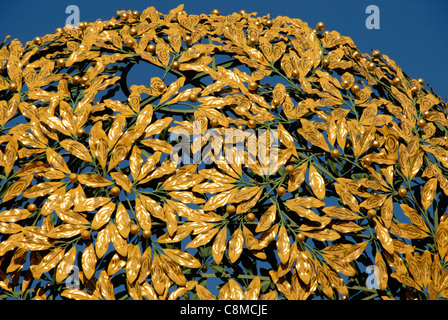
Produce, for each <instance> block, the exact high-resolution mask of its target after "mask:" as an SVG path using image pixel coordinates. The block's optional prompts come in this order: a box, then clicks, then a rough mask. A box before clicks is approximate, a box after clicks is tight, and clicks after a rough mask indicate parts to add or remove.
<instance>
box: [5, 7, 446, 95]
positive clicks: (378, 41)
mask: <svg viewBox="0 0 448 320" xmlns="http://www.w3.org/2000/svg"><path fill="white" fill-rule="evenodd" d="M181 3H184V4H185V10H186V11H187V12H189V13H193V14H200V13H209V12H211V11H212V10H213V9H215V8H217V9H219V10H220V11H221V13H222V14H231V13H232V12H235V11H239V10H241V9H245V10H246V11H248V12H258V14H259V15H265V14H268V13H270V14H271V17H275V16H278V15H283V16H289V17H293V18H299V19H301V20H303V21H306V22H308V23H309V24H310V25H311V26H315V25H316V23H317V22H318V21H323V22H324V23H325V24H326V26H327V29H329V30H337V31H339V32H340V33H341V34H343V35H345V36H350V37H351V38H352V39H353V40H354V42H355V44H356V45H357V46H358V47H359V48H360V50H361V51H363V52H369V53H370V52H371V49H379V50H381V51H382V52H383V53H385V54H387V55H388V56H389V57H391V58H392V59H393V60H395V61H396V62H397V64H398V65H399V66H400V67H401V68H402V69H403V70H404V71H405V72H406V73H407V74H408V75H409V76H411V77H413V78H424V79H425V80H426V82H427V83H429V84H430V85H431V86H432V87H433V88H434V90H435V91H436V93H437V94H439V95H440V96H441V97H442V98H446V97H448V64H447V62H446V52H448V41H446V34H447V32H448V19H447V15H448V1H442V0H427V1H425V2H423V1H416V0H407V1H403V0H394V1H378V0H369V1H367V0H343V1H334V0H320V1H302V0H293V1H291V0H275V1H260V0H257V1H255V0H243V1H242V0H238V1H237V0H226V1H221V2H217V1H205V0H189V1H181V0H155V1H142V0H126V1H121V0H120V1H119V0H108V1H105V0H58V1H56V0H42V1H32V0H22V1H7V2H6V1H5V2H3V1H2V4H1V10H0V38H1V39H0V41H3V39H4V37H5V36H6V35H7V34H10V35H11V36H12V38H18V39H20V40H21V41H22V42H26V41H29V40H31V39H33V38H34V37H35V36H39V35H40V36H42V35H45V34H47V33H52V32H54V30H55V28H57V27H59V26H63V25H64V24H65V21H66V19H67V17H68V16H69V14H66V13H65V9H66V7H67V6H68V5H77V6H78V7H79V9H80V19H81V21H95V20H97V19H102V20H108V19H110V17H112V16H115V15H116V10H121V9H133V10H139V11H142V10H143V9H145V8H146V7H148V6H155V7H156V8H157V10H159V11H160V12H163V13H168V11H169V10H170V9H172V8H174V7H176V6H178V5H179V4H181ZM369 5H377V6H378V7H379V9H380V29H379V30H368V29H367V28H366V26H365V21H366V19H367V17H368V16H369V14H366V13H365V11H366V7H367V6H369Z"/></svg>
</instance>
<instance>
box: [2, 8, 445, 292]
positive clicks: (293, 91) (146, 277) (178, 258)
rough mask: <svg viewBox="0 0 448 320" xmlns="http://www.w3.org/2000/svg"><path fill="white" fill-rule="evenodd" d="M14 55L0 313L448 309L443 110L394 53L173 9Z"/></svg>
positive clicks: (281, 21)
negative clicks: (288, 302)
mask: <svg viewBox="0 0 448 320" xmlns="http://www.w3.org/2000/svg"><path fill="white" fill-rule="evenodd" d="M7 41H8V38H6V39H5V41H4V42H2V43H1V44H0V178H1V182H0V198H1V204H0V287H1V291H0V297H1V298H8V297H14V298H19V299H37V300H42V299H47V298H51V299H55V298H57V297H64V298H68V299H87V300H97V299H108V300H109V299H193V298H196V297H197V298H199V299H232V300H240V299H314V298H325V299H336V300H345V299H352V298H353V299H374V298H376V299H440V298H444V299H446V298H448V273H447V272H446V271H447V269H446V261H447V260H445V259H446V255H447V252H448V224H447V223H448V222H447V219H446V213H445V212H446V211H447V207H448V197H447V196H448V180H447V178H446V177H447V176H448V151H447V150H448V138H447V137H448V117H447V104H446V102H443V101H442V99H441V98H440V97H439V96H438V95H437V94H436V93H434V92H433V90H432V89H431V87H430V86H428V85H425V82H424V81H423V80H422V79H412V78H410V77H409V76H407V75H406V73H405V72H404V71H402V70H401V69H400V67H399V66H398V65H397V64H396V63H395V62H394V61H393V60H392V59H391V58H390V57H388V56H387V55H385V54H382V53H381V52H379V51H378V50H374V51H373V52H372V54H368V53H362V52H360V51H359V50H358V49H357V47H356V45H355V44H354V42H353V41H352V40H351V39H350V38H349V37H347V36H343V35H341V34H339V33H338V32H337V31H327V30H325V25H324V24H323V23H318V25H317V26H316V28H311V27H309V26H308V25H307V24H306V23H305V22H303V21H301V20H299V19H294V18H289V17H286V16H279V17H276V18H271V17H270V16H269V15H268V16H264V17H261V16H257V14H256V13H247V12H245V11H241V12H239V13H233V14H231V15H228V16H222V15H220V13H219V11H218V10H213V12H212V13H211V14H201V15H194V14H187V13H186V12H185V11H184V10H183V5H180V6H179V7H177V8H174V9H173V10H171V11H170V12H169V13H168V14H162V13H160V12H158V11H157V10H156V8H154V7H149V8H147V9H145V10H144V11H143V12H141V13H139V12H136V11H118V12H117V17H114V18H112V19H111V20H108V21H101V20H98V21H96V22H90V23H87V22H83V23H81V24H80V25H79V28H68V27H64V28H63V29H62V28H58V29H57V31H56V33H53V34H47V35H45V36H43V37H36V38H35V39H34V40H33V41H30V42H27V43H26V44H25V45H23V44H22V43H21V42H20V41H19V40H17V39H14V40H12V41H10V42H7ZM143 64H146V66H150V67H151V69H150V70H151V71H150V72H148V74H147V78H146V79H145V81H144V83H138V84H137V83H131V82H132V80H133V78H132V71H133V68H139V67H141V66H142V65H143ZM210 129H213V130H214V132H217V133H219V134H218V135H217V136H212V135H211V133H210V132H211V130H210ZM230 129H232V130H233V131H232V132H233V133H235V135H234V136H232V137H231V139H232V140H229V141H232V142H234V141H238V140H239V141H240V142H241V145H240V146H239V147H238V146H237V147H235V146H233V147H231V148H227V149H225V154H218V153H217V152H216V151H215V150H217V149H216V148H218V149H220V150H222V149H221V148H222V147H223V146H224V144H228V143H230V142H229V141H224V140H223V139H220V138H219V136H221V137H223V136H226V135H227V133H226V132H227V131H226V130H230ZM251 130H252V131H251ZM262 130H264V131H263V132H268V135H267V136H266V135H265V136H263V139H262V138H261V137H262V136H261V135H260V134H259V133H260V132H262ZM274 133H275V134H276V135H275V134H274ZM257 134H258V136H257V137H258V140H257V139H252V138H251V137H253V136H254V135H257ZM198 136H199V138H198ZM173 137H174V138H173ZM184 138H185V139H186V140H184ZM226 138H227V137H226ZM275 139H277V141H278V149H275V148H274V147H273V145H272V144H271V142H272V141H274V140H275ZM181 140H182V141H181ZM181 142H183V143H184V144H183V146H185V145H186V146H187V147H188V150H189V152H188V154H177V153H176V152H178V151H179V150H178V149H176V148H177V147H178V146H179V143H181ZM208 143H210V146H211V148H209V149H206V148H205V147H206V145H207V144H208ZM260 146H261V147H262V149H263V148H264V149H263V150H262V151H264V152H260V150H261V149H260ZM204 149H205V150H208V151H207V152H205V153H202V154H201V155H202V156H203V158H202V159H201V160H200V161H199V162H195V161H193V160H194V159H193V158H194V150H200V151H201V152H202V151H203V150H204ZM192 150H193V151H192ZM256 150H258V152H259V153H258V154H257V156H256V157H251V156H252V155H253V154H252V151H256ZM275 152H278V153H277V154H276V158H275V163H274V164H272V161H273V158H272V157H271V155H272V154H274V153H275ZM173 155H174V156H173ZM176 156H177V157H176ZM206 160H207V161H206ZM208 160H210V161H208ZM250 160H253V161H250ZM75 268H76V270H78V271H79V272H78V274H77V276H78V280H79V283H78V286H77V287H73V286H70V285H72V284H73V283H72V282H73V281H72V280H73V277H74V276H75V275H74V274H73V273H72V269H75ZM369 270H370V271H372V272H371V274H369ZM212 278H214V279H215V281H211V279H212ZM69 280H70V281H69ZM216 285H217V286H218V290H215V288H214V286H216Z"/></svg>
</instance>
